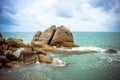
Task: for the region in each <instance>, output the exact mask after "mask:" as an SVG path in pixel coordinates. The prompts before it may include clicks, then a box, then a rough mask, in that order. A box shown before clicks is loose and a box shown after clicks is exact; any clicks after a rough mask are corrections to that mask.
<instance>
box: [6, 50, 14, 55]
mask: <svg viewBox="0 0 120 80" xmlns="http://www.w3.org/2000/svg"><path fill="white" fill-rule="evenodd" d="M7 54H13V51H11V50H7V51H5V52H4V55H7Z"/></svg>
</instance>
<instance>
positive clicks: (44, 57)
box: [38, 54, 52, 63]
mask: <svg viewBox="0 0 120 80" xmlns="http://www.w3.org/2000/svg"><path fill="white" fill-rule="evenodd" d="M38 58H39V62H41V63H52V57H50V56H47V55H43V54H40V55H39V56H38Z"/></svg>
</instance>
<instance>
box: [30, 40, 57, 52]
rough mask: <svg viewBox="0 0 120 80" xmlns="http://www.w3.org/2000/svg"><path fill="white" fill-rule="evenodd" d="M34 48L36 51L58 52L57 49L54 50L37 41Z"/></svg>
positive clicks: (33, 45) (33, 44)
mask: <svg viewBox="0 0 120 80" xmlns="http://www.w3.org/2000/svg"><path fill="white" fill-rule="evenodd" d="M32 48H33V50H34V51H56V50H57V49H56V48H53V47H52V46H50V45H47V44H44V43H41V42H39V41H36V42H35V41H34V42H33V43H32Z"/></svg>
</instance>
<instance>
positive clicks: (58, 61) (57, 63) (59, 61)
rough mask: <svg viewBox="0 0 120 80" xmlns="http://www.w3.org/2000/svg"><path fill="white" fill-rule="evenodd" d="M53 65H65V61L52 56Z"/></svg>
mask: <svg viewBox="0 0 120 80" xmlns="http://www.w3.org/2000/svg"><path fill="white" fill-rule="evenodd" d="M52 65H53V66H66V62H64V61H62V60H60V59H58V58H54V59H53V62H52Z"/></svg>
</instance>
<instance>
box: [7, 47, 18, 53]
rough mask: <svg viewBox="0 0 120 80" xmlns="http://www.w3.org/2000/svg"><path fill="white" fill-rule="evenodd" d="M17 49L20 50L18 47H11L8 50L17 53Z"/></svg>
mask: <svg viewBox="0 0 120 80" xmlns="http://www.w3.org/2000/svg"><path fill="white" fill-rule="evenodd" d="M17 49H18V48H16V47H9V48H8V50H11V51H13V52H14V51H16V50H17Z"/></svg>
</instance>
